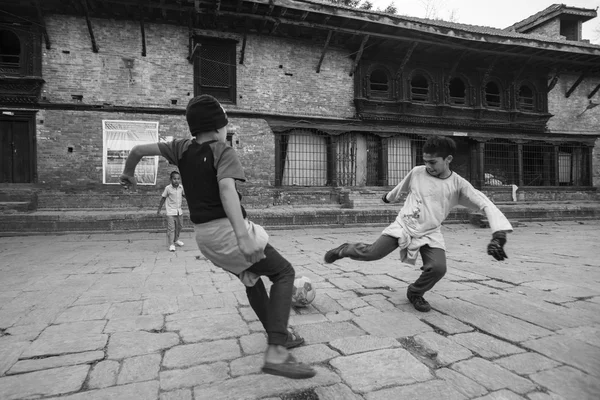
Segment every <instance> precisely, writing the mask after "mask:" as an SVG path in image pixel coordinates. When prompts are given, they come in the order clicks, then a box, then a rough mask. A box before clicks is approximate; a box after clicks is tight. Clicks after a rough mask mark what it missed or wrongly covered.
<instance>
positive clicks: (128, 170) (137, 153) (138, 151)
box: [119, 143, 161, 191]
mask: <svg viewBox="0 0 600 400" xmlns="http://www.w3.org/2000/svg"><path fill="white" fill-rule="evenodd" d="M160 155H161V153H160V149H159V148H158V143H148V144H138V145H136V146H133V148H132V149H131V151H130V152H129V155H128V156H127V160H126V161H125V168H123V173H122V174H121V176H120V178H119V181H120V183H121V186H124V187H125V188H127V189H129V186H131V189H132V190H134V191H135V190H136V189H137V182H136V180H135V167H136V166H137V165H138V163H139V162H140V160H141V159H142V157H145V156H160Z"/></svg>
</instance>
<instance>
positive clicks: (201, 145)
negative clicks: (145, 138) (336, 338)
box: [120, 95, 315, 379]
mask: <svg viewBox="0 0 600 400" xmlns="http://www.w3.org/2000/svg"><path fill="white" fill-rule="evenodd" d="M186 119H187V122H188V126H189V128H190V133H191V135H192V136H194V137H193V138H191V139H177V140H173V141H172V142H169V143H151V144H143V145H137V146H134V147H133V149H131V152H130V153H129V156H128V158H127V161H126V162H125V168H124V170H123V174H122V175H121V178H120V180H121V184H122V185H123V186H125V187H129V186H131V187H132V188H133V189H134V190H135V188H136V180H135V177H134V173H135V167H136V165H137V164H138V162H139V161H140V160H141V158H142V157H144V156H154V155H161V156H163V157H165V158H166V159H167V160H168V161H169V162H170V163H172V164H175V165H176V166H177V167H178V168H179V171H180V173H181V178H182V182H183V186H184V187H185V188H186V189H185V191H186V199H187V203H188V207H189V210H190V219H191V220H192V222H193V223H194V231H195V235H196V242H197V243H198V247H199V249H200V251H201V252H202V254H203V255H204V256H205V257H206V258H208V259H209V260H210V261H211V262H212V263H213V264H215V265H216V266H218V267H220V268H223V269H225V270H226V271H229V272H231V273H233V274H235V275H236V276H237V277H238V278H239V279H240V280H241V281H242V282H243V283H244V285H246V295H247V296H248V300H249V303H250V306H251V307H252V309H253V310H254V312H255V313H256V315H257V316H258V318H259V319H260V321H261V323H262V325H263V327H264V328H265V330H266V332H267V336H268V346H267V350H266V352H265V363H264V366H263V368H262V370H263V372H265V373H268V374H273V375H280V376H285V377H287V378H293V379H305V378H310V377H312V376H314V375H315V371H314V369H312V368H311V367H309V366H308V365H305V364H302V363H299V362H297V361H296V360H295V358H294V357H293V356H292V355H291V354H290V353H289V351H288V349H290V348H292V347H296V346H299V345H301V344H302V343H304V339H302V338H300V337H298V336H295V335H293V334H292V333H291V332H289V331H288V328H287V326H288V319H289V315H290V307H291V301H292V289H293V285H294V278H295V272H294V268H293V267H292V266H291V264H290V263H289V262H288V261H287V260H286V259H285V258H283V257H282V256H281V255H280V254H279V253H278V252H277V250H275V249H274V248H273V247H272V246H271V245H270V244H269V243H268V240H269V236H268V235H267V233H266V232H265V230H264V229H263V228H262V227H261V226H259V225H256V224H253V223H252V222H250V221H248V220H247V219H246V210H245V209H244V208H243V207H242V206H241V204H240V200H241V197H242V196H241V195H240V194H239V193H238V191H237V188H236V186H235V181H245V177H244V170H243V168H242V165H241V163H240V161H239V159H238V157H237V155H236V153H235V151H234V150H233V149H232V148H231V147H229V146H227V145H226V139H227V123H228V121H227V114H226V113H225V110H224V109H223V107H222V106H221V104H220V103H219V102H218V101H217V100H216V99H215V98H214V97H212V96H209V95H200V96H196V97H194V98H193V99H192V100H190V102H189V104H188V106H187V109H186ZM261 276H266V277H268V278H269V279H270V280H271V282H272V283H273V284H272V286H271V291H270V295H269V294H267V291H266V289H265V286H264V284H263V281H262V279H260V277H261Z"/></svg>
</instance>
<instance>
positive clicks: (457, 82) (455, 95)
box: [448, 78, 467, 105]
mask: <svg viewBox="0 0 600 400" xmlns="http://www.w3.org/2000/svg"><path fill="white" fill-rule="evenodd" d="M448 89H449V92H450V104H457V105H466V104H467V93H466V88H465V83H464V82H463V80H462V79H460V78H453V79H452V80H451V81H450V85H449V87H448Z"/></svg>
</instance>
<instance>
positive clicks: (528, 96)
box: [517, 85, 534, 111]
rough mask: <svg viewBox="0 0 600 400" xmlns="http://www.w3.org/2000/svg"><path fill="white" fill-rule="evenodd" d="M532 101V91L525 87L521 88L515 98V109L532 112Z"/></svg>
mask: <svg viewBox="0 0 600 400" xmlns="http://www.w3.org/2000/svg"><path fill="white" fill-rule="evenodd" d="M533 99H534V95H533V90H532V89H531V88H530V87H529V86H527V85H523V86H521V87H520V88H519V94H518V96H517V108H518V109H519V110H525V111H533V109H534V103H533Z"/></svg>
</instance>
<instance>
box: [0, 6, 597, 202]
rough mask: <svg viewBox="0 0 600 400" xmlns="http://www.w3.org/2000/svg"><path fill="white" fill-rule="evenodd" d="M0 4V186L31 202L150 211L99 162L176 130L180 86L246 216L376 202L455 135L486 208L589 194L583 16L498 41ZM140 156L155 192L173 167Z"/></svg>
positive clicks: (396, 25) (346, 26) (331, 21)
mask: <svg viewBox="0 0 600 400" xmlns="http://www.w3.org/2000/svg"><path fill="white" fill-rule="evenodd" d="M0 11H2V12H0V74H1V75H0V109H1V111H2V112H1V116H0V128H1V129H0V140H1V147H2V150H1V158H0V185H2V187H3V188H13V189H14V188H20V187H25V188H30V189H32V190H33V191H34V192H35V193H36V194H37V196H38V201H39V206H40V207H42V208H77V207H87V208H102V207H117V206H122V205H123V204H128V205H132V204H135V205H138V206H140V207H144V206H147V205H151V206H152V207H154V206H155V203H156V198H155V197H152V198H151V199H150V200H146V199H145V198H144V196H139V198H137V200H135V201H133V200H132V197H131V196H129V197H127V198H126V199H125V200H124V199H123V195H124V194H123V190H122V189H121V188H120V186H119V185H118V184H115V176H116V175H117V174H118V172H120V171H118V169H119V167H118V165H119V164H118V163H119V160H121V161H122V159H123V157H125V156H126V154H127V150H128V149H129V148H130V147H131V146H132V145H133V144H132V143H133V141H132V140H138V139H139V138H142V139H139V140H144V139H143V138H158V139H160V140H170V138H177V137H186V136H187V135H188V132H187V126H186V123H185V118H184V112H185V105H186V104H187V102H188V101H189V99H191V98H192V97H193V96H194V95H195V94H200V93H209V94H212V95H214V96H216V97H217V98H219V99H220V100H221V101H222V102H223V104H224V106H225V108H226V110H227V112H228V114H229V117H230V125H229V133H230V138H231V145H232V146H233V147H234V148H236V150H237V151H238V154H239V156H240V158H241V160H242V163H243V164H244V166H245V168H246V175H247V178H248V182H247V183H246V184H244V185H242V187H241V190H242V191H243V192H245V194H246V201H247V202H249V203H250V205H251V206H252V205H254V206H256V207H261V206H264V205H268V204H278V203H281V202H285V201H291V202H294V201H298V202H308V203H310V202H314V203H318V202H323V201H324V202H332V203H336V202H337V203H340V202H343V201H344V195H343V194H341V192H346V193H347V192H348V190H346V191H342V190H341V189H342V188H345V189H349V190H350V192H352V191H360V190H362V189H364V188H370V189H374V190H377V189H382V190H385V189H387V188H389V186H393V185H395V184H396V183H397V182H398V181H399V180H400V179H401V178H402V177H403V176H404V174H405V173H406V172H407V171H409V170H410V168H412V167H413V166H414V165H417V164H419V163H420V162H421V160H420V153H421V150H420V149H421V147H420V146H421V145H422V143H423V141H424V140H425V139H426V137H427V136H428V135H432V134H439V135H449V136H452V137H454V138H455V140H456V141H457V144H458V145H459V154H457V156H456V157H455V161H454V163H453V167H454V169H456V170H457V171H458V172H459V173H460V174H461V175H463V176H464V177H466V178H467V179H468V180H470V181H471V182H472V183H473V184H474V185H475V186H476V187H479V188H481V189H482V190H484V191H486V192H488V193H490V194H492V197H493V195H494V193H504V192H506V191H507V190H508V191H510V188H511V187H513V186H512V185H516V186H518V188H519V191H520V193H521V195H522V199H525V200H556V199H569V198H588V197H590V196H593V194H594V193H595V190H596V188H597V187H598V186H600V141H599V140H598V138H599V137H600V107H596V106H597V105H598V104H599V103H600V93H599V88H600V46H598V45H593V44H590V43H589V42H588V41H585V40H583V38H582V37H581V24H582V23H584V22H585V21H587V20H589V19H592V18H595V17H596V11H595V10H590V9H582V8H575V7H569V6H565V5H553V6H551V7H549V8H547V9H545V10H543V11H541V12H539V13H537V14H535V15H533V16H531V17H530V18H527V19H526V20H524V21H521V22H518V23H516V24H515V25H513V26H511V27H508V28H506V29H503V30H500V29H494V28H488V27H480V26H470V25H463V24H456V23H449V22H444V21H435V20H426V19H419V18H413V17H404V16H396V15H387V14H381V13H376V12H369V11H361V10H356V9H350V8H345V7H339V6H334V5H331V4H330V3H327V2H320V1H316V0H220V1H203V0H147V1H144V2H137V1H134V0H76V1H75V0H74V1H59V0H44V1H37V0H31V1H29V2H27V1H20V2H14V1H10V0H0ZM399 11H400V12H401V10H399ZM110 138H116V139H114V143H117V144H114V143H113V142H111V140H112V139H110ZM136 138H137V139H136ZM111 143H112V144H111ZM127 146H129V147H127ZM147 164H148V174H149V178H148V183H149V184H148V185H146V186H142V187H141V191H142V193H143V192H148V191H149V192H152V193H158V189H157V188H161V187H162V186H164V185H165V184H166V183H167V182H168V175H169V173H170V171H171V170H172V169H173V167H172V166H169V165H167V164H166V162H165V161H164V160H162V159H161V160H159V161H158V166H157V167H156V165H155V164H154V161H153V160H149V162H148V163H147ZM115 165H116V166H117V167H115ZM111 166H112V167H113V168H112V169H111ZM346 196H347V194H346ZM498 196H500V195H498ZM147 197H148V196H147ZM498 198H500V197H498ZM285 199H287V200H285ZM132 201H133V203H132ZM146 201H149V203H146ZM136 202H137V203H136Z"/></svg>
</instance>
